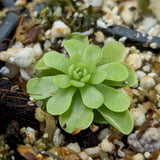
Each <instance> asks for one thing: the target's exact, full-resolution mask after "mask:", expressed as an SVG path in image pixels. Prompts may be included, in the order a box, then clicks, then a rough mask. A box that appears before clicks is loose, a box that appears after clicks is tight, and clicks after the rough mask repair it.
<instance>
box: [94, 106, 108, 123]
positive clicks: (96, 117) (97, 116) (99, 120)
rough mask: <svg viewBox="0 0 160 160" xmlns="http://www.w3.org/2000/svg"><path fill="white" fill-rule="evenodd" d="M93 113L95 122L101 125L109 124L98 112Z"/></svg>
mask: <svg viewBox="0 0 160 160" xmlns="http://www.w3.org/2000/svg"><path fill="white" fill-rule="evenodd" d="M93 112H94V119H93V122H95V123H99V124H108V122H107V121H106V120H105V119H104V118H103V117H102V115H101V114H100V113H99V112H98V111H97V110H95V109H94V110H93Z"/></svg>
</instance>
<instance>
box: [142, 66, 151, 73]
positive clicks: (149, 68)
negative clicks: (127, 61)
mask: <svg viewBox="0 0 160 160" xmlns="http://www.w3.org/2000/svg"><path fill="white" fill-rule="evenodd" d="M142 70H143V71H144V72H150V71H151V67H150V66H149V65H145V66H143V68H142Z"/></svg>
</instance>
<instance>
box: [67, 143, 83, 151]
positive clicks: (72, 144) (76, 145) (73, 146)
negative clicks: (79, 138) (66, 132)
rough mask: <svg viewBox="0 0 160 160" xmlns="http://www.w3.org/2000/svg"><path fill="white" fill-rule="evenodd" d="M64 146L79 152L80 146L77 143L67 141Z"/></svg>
mask: <svg viewBox="0 0 160 160" xmlns="http://www.w3.org/2000/svg"><path fill="white" fill-rule="evenodd" d="M66 147H67V148H69V149H70V150H72V151H74V152H76V153H79V152H81V148H80V146H79V145H78V143H69V144H68V145H67V146H66Z"/></svg>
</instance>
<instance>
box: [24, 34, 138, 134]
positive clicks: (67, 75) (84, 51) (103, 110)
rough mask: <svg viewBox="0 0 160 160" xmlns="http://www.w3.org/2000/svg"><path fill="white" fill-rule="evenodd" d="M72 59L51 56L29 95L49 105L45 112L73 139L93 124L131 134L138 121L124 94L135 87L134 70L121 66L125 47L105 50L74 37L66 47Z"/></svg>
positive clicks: (45, 59)
mask: <svg viewBox="0 0 160 160" xmlns="http://www.w3.org/2000/svg"><path fill="white" fill-rule="evenodd" d="M64 48H65V50H66V51H67V53H68V55H69V58H65V57H64V56H63V55H62V54H60V53H58V52H56V51H51V52H48V53H46V54H44V56H43V57H42V58H41V59H40V60H39V61H38V63H37V64H36V65H35V69H36V71H37V72H36V73H37V76H38V77H35V78H33V79H31V80H30V81H29V82H28V83H27V91H28V93H29V94H31V96H32V97H33V98H35V99H37V100H43V101H44V102H45V103H46V110H47V112H48V113H50V114H52V115H59V122H60V125H61V127H62V128H63V129H64V130H66V131H67V132H69V133H74V132H75V131H80V130H82V129H86V128H87V127H89V126H90V125H91V123H92V122H93V121H95V122H97V123H110V124H111V125H112V126H114V127H115V128H116V129H117V130H119V131H120V132H121V133H123V134H129V133H130V132H131V131H132V128H133V120H132V118H131V116H130V113H129V111H128V107H129V106H130V98H129V96H128V95H127V94H126V93H125V92H124V91H123V90H122V89H121V88H122V87H123V86H132V85H134V84H135V83H136V75H135V72H134V71H133V69H132V68H131V67H130V66H129V65H127V64H125V63H124V62H122V61H123V60H124V58H125V47H124V46H123V45H122V44H121V43H120V42H117V41H111V42H107V43H106V44H105V45H104V47H103V48H102V49H101V48H100V47H99V46H97V45H89V41H88V37H86V36H84V35H82V34H80V33H73V34H71V35H70V36H68V37H67V38H66V39H65V41H64Z"/></svg>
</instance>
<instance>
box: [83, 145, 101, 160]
mask: <svg viewBox="0 0 160 160" xmlns="http://www.w3.org/2000/svg"><path fill="white" fill-rule="evenodd" d="M84 151H85V152H86V153H87V154H88V156H91V157H97V156H98V155H99V154H100V153H101V149H100V147H98V146H96V147H92V148H86V149H84Z"/></svg>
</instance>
